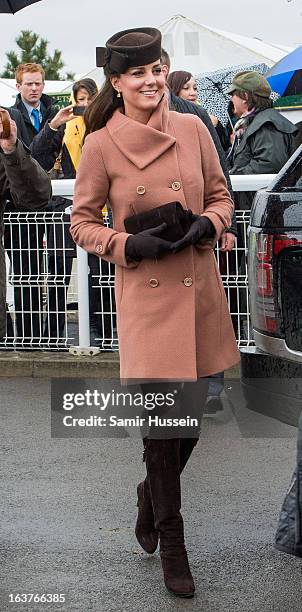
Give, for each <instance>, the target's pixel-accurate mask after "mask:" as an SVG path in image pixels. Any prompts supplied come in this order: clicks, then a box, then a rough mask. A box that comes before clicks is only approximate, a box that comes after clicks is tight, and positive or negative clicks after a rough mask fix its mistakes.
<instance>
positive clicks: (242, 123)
mask: <svg viewBox="0 0 302 612" xmlns="http://www.w3.org/2000/svg"><path fill="white" fill-rule="evenodd" d="M256 112H257V109H256V108H255V107H253V108H251V110H249V111H247V112H246V113H244V114H243V115H242V116H241V117H240V119H238V121H236V123H235V125H234V134H235V138H234V142H233V144H232V147H231V149H230V152H229V154H228V156H227V160H228V162H229V164H230V165H231V166H232V165H233V163H234V155H235V151H236V149H237V147H238V146H239V144H240V140H241V138H242V136H243V134H244V132H246V130H247V128H248V126H249V125H250V123H251V122H252V121H253V119H254V117H255V114H256Z"/></svg>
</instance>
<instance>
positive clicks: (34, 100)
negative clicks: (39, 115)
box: [17, 72, 44, 107]
mask: <svg viewBox="0 0 302 612" xmlns="http://www.w3.org/2000/svg"><path fill="white" fill-rule="evenodd" d="M17 89H18V91H19V93H20V94H21V98H22V100H24V101H25V102H27V104H30V106H33V107H35V106H39V102H40V99H41V96H42V93H43V89H44V81H43V76H42V74H41V73H40V72H24V73H23V74H22V81H21V83H17Z"/></svg>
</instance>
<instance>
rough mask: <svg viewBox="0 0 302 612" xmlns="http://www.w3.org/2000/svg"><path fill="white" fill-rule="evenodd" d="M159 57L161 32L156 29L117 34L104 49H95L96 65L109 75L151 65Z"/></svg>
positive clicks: (136, 29)
mask: <svg viewBox="0 0 302 612" xmlns="http://www.w3.org/2000/svg"><path fill="white" fill-rule="evenodd" d="M160 57H161V32H160V31H159V30H157V29H156V28H132V29H130V30H123V31H122V32H117V34H114V35H113V36H111V38H109V40H107V42H106V47H97V49H96V65H97V66H102V67H106V68H107V70H108V71H109V73H118V74H120V73H123V72H126V70H128V68H133V67H134V66H144V65H145V64H151V63H152V62H155V60H158V59H160Z"/></svg>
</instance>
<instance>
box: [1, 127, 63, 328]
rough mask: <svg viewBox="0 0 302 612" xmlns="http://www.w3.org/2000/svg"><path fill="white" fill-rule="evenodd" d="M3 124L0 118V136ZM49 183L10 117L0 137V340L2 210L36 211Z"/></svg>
mask: <svg viewBox="0 0 302 612" xmlns="http://www.w3.org/2000/svg"><path fill="white" fill-rule="evenodd" d="M2 132H3V125H2V121H1V118H0V136H2ZM50 193H51V183H50V180H49V178H48V175H47V173H46V172H45V171H44V170H43V169H42V168H41V166H40V165H39V164H38V162H36V161H35V160H34V159H33V158H32V157H31V154H30V151H29V150H28V149H27V147H26V146H24V145H23V144H22V142H21V141H20V140H19V139H18V138H17V126H16V123H15V121H13V120H12V119H10V136H9V137H8V138H1V137H0V339H1V338H3V336H5V332H6V269H5V254H4V248H3V213H4V211H5V206H6V203H7V202H9V201H10V202H12V203H13V205H14V207H15V209H16V210H17V211H27V210H28V211H38V210H41V209H44V208H45V207H46V205H47V202H48V200H49V197H50Z"/></svg>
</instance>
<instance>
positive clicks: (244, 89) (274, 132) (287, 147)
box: [228, 71, 298, 210]
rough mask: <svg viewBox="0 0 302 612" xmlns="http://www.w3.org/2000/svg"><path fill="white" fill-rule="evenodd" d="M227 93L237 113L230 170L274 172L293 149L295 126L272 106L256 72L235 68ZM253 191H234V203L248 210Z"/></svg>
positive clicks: (264, 86)
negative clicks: (235, 71)
mask: <svg viewBox="0 0 302 612" xmlns="http://www.w3.org/2000/svg"><path fill="white" fill-rule="evenodd" d="M228 94H229V95H230V96H231V100H232V102H233V105H234V113H235V114H236V115H237V117H239V120H238V121H237V123H236V124H235V126H234V129H235V140H234V143H233V147H232V150H231V152H230V155H229V157H228V160H229V164H230V174H276V173H277V172H279V170H281V168H282V166H284V164H285V163H286V162H287V160H288V159H289V157H291V155H292V154H293V152H294V150H295V143H294V136H295V135H296V134H297V131H298V130H297V128H296V126H295V125H294V124H293V123H291V121H289V120H288V119H286V118H285V117H283V116H282V115H281V114H280V113H279V112H278V111H277V110H275V109H274V108H273V101H272V99H271V98H270V95H271V88H270V85H269V83H268V81H267V80H266V79H265V78H264V76H263V75H262V74H260V73H258V72H255V71H242V72H238V73H237V74H236V75H235V76H234V78H233V81H232V85H231V86H230V87H229V89H228ZM254 195H255V194H254V192H251V191H250V192H238V193H236V196H235V207H236V208H237V209H239V210H249V209H250V208H251V205H252V201H253V198H254Z"/></svg>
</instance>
